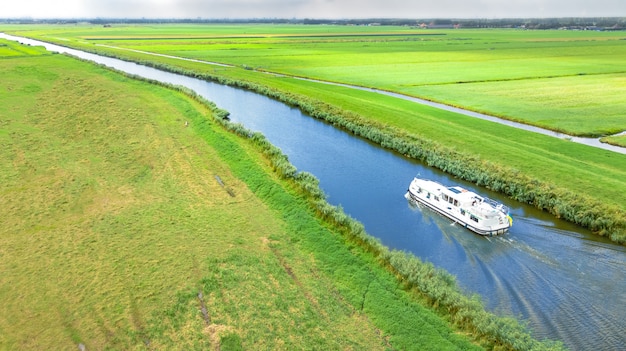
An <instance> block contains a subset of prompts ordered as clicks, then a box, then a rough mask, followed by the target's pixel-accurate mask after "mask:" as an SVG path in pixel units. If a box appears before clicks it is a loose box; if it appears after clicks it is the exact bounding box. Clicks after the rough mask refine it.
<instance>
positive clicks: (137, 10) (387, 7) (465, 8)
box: [0, 0, 626, 19]
mask: <svg viewBox="0 0 626 351" xmlns="http://www.w3.org/2000/svg"><path fill="white" fill-rule="evenodd" d="M606 16H609V17H626V0H63V1H52V0H4V1H3V4H2V5H1V6H0V18H16V17H31V18H51V17H54V18H75V17H87V18H94V17H107V18H111V17H115V18H119V17H121V18H141V17H145V18H197V17H201V18H329V19H335V18H376V17H378V18H476V17H478V18H504V17H507V18H511V17H513V18H519V17H523V18H527V17H606Z"/></svg>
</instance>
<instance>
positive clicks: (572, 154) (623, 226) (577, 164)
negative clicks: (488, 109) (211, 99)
mask: <svg viewBox="0 0 626 351" xmlns="http://www.w3.org/2000/svg"><path fill="white" fill-rule="evenodd" d="M166 28H167V27H166ZM470 33H473V32H471V31H470ZM510 33H514V34H515V35H519V33H517V32H507V34H510ZM483 35H484V34H483ZM47 38H48V37H46V38H44V39H47ZM135 42H137V41H135ZM63 44H67V43H63ZM134 45H136V46H139V45H141V43H139V44H134ZM146 45H153V41H150V42H149V43H147V44H146ZM170 45H171V47H174V45H172V43H170ZM525 45H526V46H529V45H530V44H528V43H527V44H525ZM72 46H80V47H81V48H83V49H89V50H96V51H100V52H102V53H107V54H109V55H115V56H118V57H123V58H125V59H129V60H135V61H140V62H144V63H146V64H151V65H160V66H161V67H163V68H166V69H169V70H173V71H177V72H179V73H184V74H189V75H197V76H202V77H204V78H206V79H213V80H218V81H221V82H223V83H226V84H232V85H237V86H243V87H246V88H249V89H253V90H256V91H259V92H261V93H264V94H268V95H270V96H274V97H276V98H279V99H281V100H283V101H286V102H288V103H291V104H294V105H297V106H300V107H301V108H303V109H304V110H306V111H308V112H309V113H311V114H313V115H315V116H316V117H318V118H324V119H327V120H328V121H330V122H331V123H335V124H337V125H340V126H342V127H344V128H346V129H348V130H351V131H352V132H354V133H355V134H358V135H362V136H364V137H366V138H369V139H370V140H373V141H375V142H377V143H380V144H382V145H384V146H386V147H389V148H392V149H395V150H397V151H399V152H402V153H404V154H407V155H410V156H412V157H416V158H418V159H422V160H424V161H426V162H427V163H429V164H431V165H434V166H436V167H439V168H441V169H444V170H446V171H448V172H449V173H451V174H454V175H456V176H459V177H461V178H464V179H467V180H470V181H473V182H475V183H477V184H480V185H484V186H487V187H490V188H492V189H494V190H497V191H501V192H503V193H505V194H508V195H509V196H511V197H513V198H515V199H517V200H519V201H523V202H529V203H532V204H534V205H536V206H537V207H539V208H542V209H545V210H547V211H549V212H551V213H553V214H555V215H556V216H559V217H563V218H565V219H567V220H570V221H572V222H575V223H578V224H581V225H583V226H586V227H588V228H590V229H592V230H594V231H596V232H598V233H600V234H602V235H607V236H609V237H610V238H611V239H612V240H614V241H616V242H620V243H624V242H626V223H625V218H626V215H625V213H626V195H624V194H626V183H625V181H624V179H626V174H625V170H626V158H625V157H624V156H623V155H620V154H616V153H612V152H608V151H603V150H597V149H594V148H590V147H586V146H582V145H578V144H574V143H571V142H568V141H566V140H559V139H555V138H551V137H547V136H542V135H537V134H534V133H529V132H524V131H520V130H516V129H513V128H510V127H506V126H501V125H497V124H494V123H489V122H485V121H480V120H476V119H473V118H469V117H463V116H459V115H456V114H452V113H448V112H443V111H438V110H435V109H432V108H428V107H423V106H417V105H415V104H413V103H409V102H405V101H400V100H398V99H394V98H390V97H385V96H380V95H377V94H373V93H368V92H363V91H355V90H352V89H347V88H342V87H336V86H328V85H323V84H319V83H312V82H306V81H302V80H295V79H291V78H277V77H274V76H271V75H266V74H262V73H258V72H253V71H249V70H245V69H240V68H224V67H219V68H216V67H215V66H210V65H206V64H202V63H195V62H188V61H181V60H176V59H171V58H164V57H155V56H150V55H145V54H141V53H137V52H129V51H125V50H116V49H111V48H103V47H97V48H95V47H93V45H90V44H88V43H84V42H82V43H78V42H72ZM190 50H191V49H190ZM611 67H612V66H611ZM563 79H565V80H567V79H569V78H563ZM267 87H269V89H268V88H267ZM596 120H597V121H598V122H594V123H595V124H602V121H603V119H602V118H601V117H598V118H597V119H594V121H596ZM589 123H591V122H589Z"/></svg>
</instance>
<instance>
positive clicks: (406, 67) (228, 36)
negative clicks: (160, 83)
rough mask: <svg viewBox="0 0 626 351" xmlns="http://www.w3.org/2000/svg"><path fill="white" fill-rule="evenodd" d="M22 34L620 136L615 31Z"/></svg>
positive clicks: (268, 29) (277, 29)
mask: <svg viewBox="0 0 626 351" xmlns="http://www.w3.org/2000/svg"><path fill="white" fill-rule="evenodd" d="M29 34H30V35H40V36H42V37H43V38H44V39H49V40H54V39H57V38H62V39H64V40H68V39H69V40H71V41H80V42H88V43H91V44H93V45H97V44H103V45H113V46H118V47H123V48H132V49H137V50H144V51H149V52H156V53H161V54H168V55H174V56H181V57H187V58H194V59H200V60H207V61H215V62H221V63H227V64H233V65H238V66H246V67H251V68H255V69H260V70H267V71H270V72H277V73H283V74H289V75H295V76H302V77H308V78H314V79H320V80H326V81H332V82H341V83H348V84H355V85H360V86H365V87H374V88H378V89H383V90H389V91H394V92H399V93H403V94H407V95H411V96H416V97H421V98H425V99H429V100H433V101H439V102H445V103H447V104H452V105H456V106H462V107H465V108H468V109H471V110H475V111H480V112H485V113H488V114H493V115H496V116H501V117H503V118H507V119H511V120H515V121H521V122H525V123H528V124H533V125H537V126H541V127H544V128H548V129H553V130H557V131H562V132H565V133H567V134H572V135H577V136H596V137H597V136H602V135H610V134H616V133H619V132H621V131H624V130H626V116H624V114H623V111H624V110H626V101H624V99H622V98H621V95H622V92H623V90H624V88H626V69H625V68H624V66H623V62H622V61H623V60H622V58H623V57H625V56H626V45H625V44H624V43H625V42H624V39H626V36H625V35H624V33H623V32H596V31H557V30H551V31H523V30H423V29H416V28H410V27H388V26H385V27H366V26H365V27H364V26H359V27H356V26H302V25H292V26H289V25H276V26H270V25H239V26H237V25H230V26H228V25H205V26H202V25H163V26H120V27H115V26H114V27H113V28H96V27H80V26H79V27H77V28H76V27H64V28H49V27H47V28H45V29H44V30H43V31H34V32H29Z"/></svg>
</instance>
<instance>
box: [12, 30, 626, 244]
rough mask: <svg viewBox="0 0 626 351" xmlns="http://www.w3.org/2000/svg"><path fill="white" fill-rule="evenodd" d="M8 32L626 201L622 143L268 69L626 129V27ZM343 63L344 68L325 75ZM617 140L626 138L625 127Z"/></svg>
mask: <svg viewBox="0 0 626 351" xmlns="http://www.w3.org/2000/svg"><path fill="white" fill-rule="evenodd" d="M224 27H226V28H224ZM185 28H187V29H189V31H188V32H187V35H185ZM2 29H3V28H2V27H0V30H2ZM203 30H204V32H202V31H203ZM6 31H7V32H10V33H12V34H16V35H24V36H27V37H34V38H36V39H42V40H45V41H51V42H55V43H58V44H61V45H67V46H72V47H76V48H80V49H85V50H91V51H97V52H100V53H105V54H107V55H113V56H117V57H120V58H123V59H125V60H130V61H137V62H145V63H149V64H156V65H162V66H163V67H166V68H167V69H175V70H176V71H177V72H184V73H185V74H189V75H193V76H204V77H207V79H218V80H221V79H225V80H226V81H230V82H231V83H232V82H237V84H239V83H241V82H244V86H245V84H249V85H248V86H249V87H250V88H251V89H253V90H257V92H260V93H263V94H269V93H268V91H272V92H280V94H285V95H288V96H289V97H290V99H291V100H289V101H294V100H295V101H299V102H303V103H304V104H305V105H309V106H310V105H316V106H321V108H322V109H327V111H335V112H336V111H343V112H345V113H347V114H352V115H354V116H357V117H358V118H360V119H361V120H365V121H367V123H371V124H372V125H376V126H384V127H383V128H390V130H391V129H393V130H396V131H400V133H399V134H403V133H406V134H407V135H410V136H415V137H417V138H418V139H420V140H424V141H426V142H435V143H436V144H437V145H439V146H442V147H444V148H448V149H452V150H455V152H458V153H460V154H463V155H469V156H468V157H479V158H480V159H481V160H485V161H487V162H490V163H492V164H494V165H497V167H504V169H507V170H509V171H507V172H509V173H510V174H511V177H512V178H517V177H518V173H517V172H519V174H521V175H523V176H524V177H529V179H531V178H532V179H533V181H532V182H531V184H530V185H529V186H531V187H532V186H534V185H533V184H536V183H535V180H536V181H538V182H542V183H543V184H547V185H546V186H545V187H543V188H541V189H539V190H538V191H537V193H538V194H542V193H544V192H545V189H548V188H552V187H556V188H559V189H564V191H565V192H567V193H570V194H578V195H581V196H584V197H587V198H588V199H593V201H595V202H596V203H603V204H608V205H610V206H617V208H619V209H620V211H623V209H624V208H625V207H624V206H626V205H625V204H626V202H624V196H623V195H621V194H626V192H624V191H621V190H620V189H624V186H625V185H624V181H623V179H626V178H624V176H623V175H624V170H625V169H626V168H625V167H624V164H625V162H626V158H624V156H623V155H621V154H618V153H614V152H607V151H604V150H598V149H595V148H591V147H587V146H583V145H578V144H576V143H572V142H569V141H568V140H561V139H557V138H553V137H548V136H543V135H539V134H536V133H531V132H527V131H522V130H516V129H512V128H510V127H507V126H503V125H499V124H494V123H491V122H485V121H479V120H476V119H474V118H470V117H465V116H462V115H458V114H453V113H446V112H444V111H441V110H436V109H433V108H429V107H426V106H422V105H419V104H415V103H411V102H408V101H402V100H399V99H397V98H391V97H388V96H382V95H380V94H375V93H371V92H364V91H359V90H356V89H350V88H345V87H338V86H333V85H328V84H322V83H318V82H312V81H305V80H301V79H294V78H290V77H287V76H276V75H269V74H264V73H263V72H264V71H270V72H276V73H284V74H290V75H298V76H305V77H310V78H317V79H324V80H329V81H330V80H333V81H339V82H344V83H351V84H358V85H363V86H371V87H376V88H379V89H386V90H393V91H399V92H403V93H405V94H409V91H411V92H413V93H412V94H413V95H416V96H421V97H425V98H427V99H431V100H439V101H443V102H446V103H448V104H451V105H457V106H465V107H469V108H471V109H474V110H479V111H482V112H487V113H492V114H496V115H506V116H507V118H510V119H514V120H518V121H523V122H526V123H531V122H532V123H534V124H540V125H548V124H549V125H551V126H553V127H552V128H553V129H556V130H560V131H565V132H568V133H572V134H580V135H600V134H612V133H617V132H619V131H622V130H624V129H626V127H625V123H624V119H625V118H626V117H625V116H624V115H623V111H624V110H625V109H624V102H623V99H622V98H621V95H622V92H623V90H624V89H623V85H624V78H623V77H624V73H623V72H621V71H620V69H622V66H621V62H620V58H621V57H623V56H624V55H623V51H624V43H626V41H624V40H621V38H622V36H623V34H624V33H620V32H575V31H522V30H448V31H434V30H420V29H412V28H408V27H378V28H376V27H347V26H346V27H333V26H269V25H264V26H260V25H259V26H255V25H248V26H246V25H244V26H221V25H216V26H212V25H206V26H199V25H196V26H192V25H189V26H183V25H158V26H127V27H115V26H114V27H113V28H102V27H93V26H53V27H50V26H41V27H37V26H27V27H19V26H8V29H6ZM418 47H419V48H422V49H420V50H418V49H416V48H418ZM127 49H132V50H141V51H129V50H127ZM150 53H159V54H167V55H173V56H179V57H187V58H195V59H200V60H204V61H211V62H222V63H227V64H231V65H233V66H231V67H218V66H214V65H209V64H205V63H201V62H192V61H185V60H180V59H176V58H171V57H163V56H155V55H151V54H150ZM331 58H332V59H331ZM298 61H300V63H299V64H297V62H298ZM305 62H306V63H305ZM377 67H378V70H376V68H377ZM425 67H426V68H425ZM455 67H456V68H455ZM244 68H245V69H244ZM298 70H300V71H298ZM331 70H334V72H336V76H333V75H332V74H328V73H326V77H325V76H323V75H322V74H317V75H316V74H314V72H329V71H331ZM307 72H308V73H307ZM340 75H341V77H343V78H341V77H338V76H340ZM390 77H391V78H390ZM229 84H230V83H229ZM238 86H242V85H238ZM255 87H263V88H261V89H257V88H255ZM419 92H422V93H427V94H422V95H420V94H418V93H419ZM274 96H275V95H274ZM497 111H500V112H497ZM335 112H332V113H335ZM343 112H342V113H343ZM392 132H393V131H392ZM394 133H395V132H394ZM611 139H612V142H614V143H620V142H622V143H623V140H624V139H625V137H623V136H622V137H611ZM430 149H432V147H431V148H430ZM468 166H469V165H468ZM572 180H575V181H572ZM524 201H525V200H524ZM580 203H582V202H581V201H580V200H579V199H575V200H572V204H580ZM585 206H588V207H594V206H596V205H585ZM548 209H549V208H548ZM604 212H605V213H615V215H614V218H615V219H617V220H621V219H622V218H624V217H623V215H621V213H622V212H619V211H618V212H614V211H613V210H607V211H604ZM557 215H559V214H557ZM570 219H571V218H570ZM618 236H619V235H618ZM616 240H618V241H620V240H623V239H616Z"/></svg>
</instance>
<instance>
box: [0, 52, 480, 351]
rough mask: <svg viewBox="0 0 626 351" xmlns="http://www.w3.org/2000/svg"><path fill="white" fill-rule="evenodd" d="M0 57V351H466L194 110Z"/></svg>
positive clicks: (49, 58)
mask: <svg viewBox="0 0 626 351" xmlns="http://www.w3.org/2000/svg"><path fill="white" fill-rule="evenodd" d="M0 44H4V45H6V46H3V47H4V48H6V50H7V51H6V52H10V53H11V54H9V55H7V56H0V74H1V75H2V77H3V84H2V87H1V88H0V89H1V91H2V93H1V94H0V142H1V143H2V145H3V147H2V148H0V213H1V218H2V220H1V223H2V225H1V226H0V272H2V274H1V275H0V300H2V301H3V303H2V304H1V306H0V349H3V350H4V349H22V350H24V349H32V350H40V349H50V348H53V349H68V350H72V349H77V348H78V347H79V345H80V344H82V345H84V346H85V347H86V349H88V350H95V349H110V350H117V349H119V350H127V349H144V348H148V349H164V350H165V349H167V350H171V349H180V350H189V349H197V350H217V349H221V350H237V349H254V350H263V349H266V350H270V349H271V350H277V349H278V350H281V349H282V350H293V349H368V350H369V349H371V350H375V349H389V348H393V349H407V350H408V349H415V350H423V349H437V350H471V349H477V347H476V346H475V345H474V344H472V343H470V342H469V341H468V339H467V338H466V337H465V336H462V334H461V333H460V332H457V331H455V330H454V329H452V328H451V327H450V326H449V325H448V324H447V323H446V322H445V321H444V319H442V318H441V317H438V316H437V315H436V314H435V313H434V312H432V311H431V310H429V309H426V308H424V307H423V306H422V305H421V304H419V303H417V302H416V299H415V298H414V296H412V294H411V293H410V292H406V291H404V290H403V289H402V287H401V286H400V285H399V283H398V281H397V278H396V277H395V276H394V275H392V274H390V273H388V272H387V271H386V270H385V269H383V268H382V267H380V266H379V264H378V263H376V261H375V259H374V258H373V257H371V256H370V255H369V254H366V253H364V252H363V251H361V250H360V249H359V248H358V247H355V246H353V245H346V244H345V242H344V239H343V238H342V237H341V236H340V235H337V233H335V232H332V231H331V230H330V229H329V228H328V226H327V225H326V224H324V223H322V222H321V221H319V220H318V219H316V218H315V217H314V216H313V215H312V210H311V209H310V208H309V206H308V205H307V202H306V201H304V200H303V199H302V198H300V197H299V196H298V195H296V193H294V191H293V190H290V187H289V186H288V185H287V184H286V183H284V182H282V181H279V180H278V179H277V177H276V175H274V174H273V173H272V172H271V169H270V167H269V165H268V164H267V160H266V159H265V158H263V157H262V156H260V154H259V152H258V151H256V149H255V148H254V147H252V146H251V145H250V144H249V143H246V142H243V141H242V139H241V138H239V137H237V136H235V135H233V134H230V133H228V132H226V131H224V130H223V129H222V128H221V127H219V126H217V125H216V124H214V123H212V122H211V119H210V118H209V115H210V111H209V110H208V109H207V107H206V106H204V105H202V104H200V103H198V102H196V101H194V100H191V99H189V98H187V97H186V96H184V95H182V94H180V93H176V92H174V91H172V90H169V89H165V88H162V87H158V86H154V85H151V84H148V83H145V82H139V81H135V80H132V79H129V78H125V77H123V76H121V75H118V74H116V73H113V72H110V71H108V70H105V69H103V68H100V67H97V66H94V65H91V64H88V63H83V62H79V61H76V60H74V59H71V58H68V57H65V56H62V55H51V54H47V53H46V52H44V51H42V50H40V49H37V48H28V50H27V51H26V52H25V51H24V50H25V48H23V47H22V46H20V45H17V44H12V43H6V44H5V43H0ZM18 52H19V53H20V54H16V53H18ZM186 122H187V123H188V126H187V125H186V124H187V123H186ZM216 175H217V176H219V177H220V179H221V180H222V181H223V182H224V183H225V185H226V186H227V187H228V188H229V189H230V190H231V192H232V193H233V195H234V196H231V194H229V192H227V191H226V190H225V189H224V188H222V187H221V186H220V184H219V183H218V181H217V180H216V178H215V176H216ZM199 293H202V294H201V295H199Z"/></svg>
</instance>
